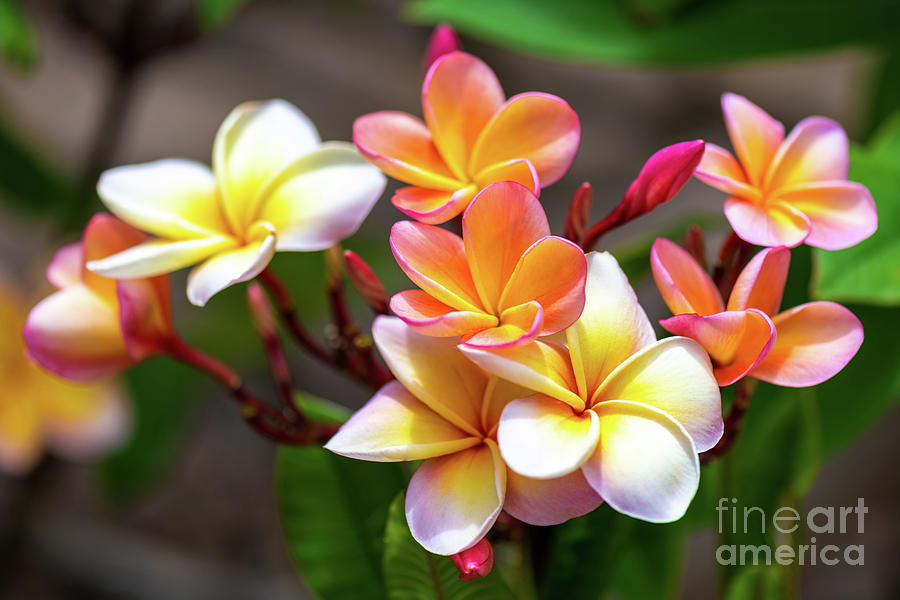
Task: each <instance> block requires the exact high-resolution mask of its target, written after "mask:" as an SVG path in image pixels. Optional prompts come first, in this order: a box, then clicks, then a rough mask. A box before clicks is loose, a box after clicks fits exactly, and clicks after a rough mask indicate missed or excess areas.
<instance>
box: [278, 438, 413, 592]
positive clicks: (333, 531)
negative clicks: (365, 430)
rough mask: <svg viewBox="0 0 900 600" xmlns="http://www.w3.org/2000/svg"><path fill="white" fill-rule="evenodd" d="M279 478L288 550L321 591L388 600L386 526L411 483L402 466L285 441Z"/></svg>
mask: <svg viewBox="0 0 900 600" xmlns="http://www.w3.org/2000/svg"><path fill="white" fill-rule="evenodd" d="M275 482H276V494H277V498H278V509H279V512H280V514H281V523H282V526H283V528H284V533H285V537H286V540H287V545H288V549H289V551H290V553H291V557H292V558H293V559H294V563H295V564H296V565H297V568H298V569H299V570H300V572H301V574H302V575H303V579H304V580H305V581H306V583H307V584H308V585H309V586H310V588H312V590H313V591H314V592H315V593H316V595H317V596H318V597H320V598H322V599H323V600H343V599H347V600H354V599H357V598H366V599H371V600H383V599H385V598H386V596H385V591H384V590H385V585H384V579H383V577H382V570H381V565H382V552H383V547H384V544H383V534H384V526H385V519H386V517H387V514H388V507H389V506H390V503H391V501H392V500H393V498H394V497H395V496H396V495H397V492H399V491H400V490H401V489H402V488H403V487H405V485H406V477H405V475H404V471H403V469H402V467H401V466H400V465H398V464H396V463H371V462H365V461H359V460H352V459H349V458H344V457H342V456H338V455H336V454H333V453H331V452H329V451H327V450H324V449H323V448H320V447H318V446H305V447H282V448H279V450H278V462H277V467H276V473H275Z"/></svg>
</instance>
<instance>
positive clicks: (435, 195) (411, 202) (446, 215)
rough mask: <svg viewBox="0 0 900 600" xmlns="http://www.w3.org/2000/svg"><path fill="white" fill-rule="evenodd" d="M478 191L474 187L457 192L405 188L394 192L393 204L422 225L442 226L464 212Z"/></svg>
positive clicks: (469, 186)
mask: <svg viewBox="0 0 900 600" xmlns="http://www.w3.org/2000/svg"><path fill="white" fill-rule="evenodd" d="M477 191H478V188H477V187H475V186H474V185H468V186H466V187H464V188H460V189H458V190H456V191H455V192H445V191H443V190H430V189H427V188H420V187H404V188H400V189H398V190H397V191H396V192H394V196H393V198H391V202H393V204H394V206H395V207H397V210H399V211H400V212H402V213H404V214H407V215H409V216H410V217H412V218H413V219H415V220H417V221H419V222H421V223H428V224H429V225H440V224H441V223H444V222H446V221H449V220H450V219H452V218H453V217H455V216H457V215H458V214H459V213H461V212H462V211H464V210H465V209H466V207H467V206H469V203H470V202H471V201H472V198H474V197H475V193H476V192H477Z"/></svg>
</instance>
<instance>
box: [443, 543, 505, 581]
mask: <svg viewBox="0 0 900 600" xmlns="http://www.w3.org/2000/svg"><path fill="white" fill-rule="evenodd" d="M450 560H452V561H453V564H454V565H455V566H456V568H457V569H459V578H460V579H461V580H462V581H473V580H475V579H478V578H479V577H486V576H487V574H488V573H490V572H491V569H492V568H493V567H494V549H493V548H492V547H491V543H490V542H489V541H487V538H481V541H479V542H478V543H477V544H475V545H474V546H472V547H470V548H466V549H465V550H463V551H462V552H458V553H457V554H454V555H453V556H451V557H450Z"/></svg>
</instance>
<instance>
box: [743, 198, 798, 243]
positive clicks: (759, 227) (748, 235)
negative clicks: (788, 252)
mask: <svg viewBox="0 0 900 600" xmlns="http://www.w3.org/2000/svg"><path fill="white" fill-rule="evenodd" d="M725 217H726V218H727V219H728V223H729V224H730V225H731V228H732V229H734V232H735V233H736V234H738V236H739V237H740V238H741V239H742V240H744V241H745V242H749V243H751V244H756V245H757V246H787V247H788V248H793V247H794V246H798V245H800V244H802V243H803V241H804V240H805V239H806V238H807V236H809V231H810V226H809V219H807V218H806V216H805V215H804V214H803V213H801V212H798V211H797V210H795V209H793V208H791V207H790V206H788V205H787V204H784V203H783V202H782V203H772V204H769V205H768V206H765V207H763V206H759V205H757V204H753V203H752V202H745V201H744V200H741V199H740V198H737V197H735V196H731V197H730V198H728V199H726V200H725Z"/></svg>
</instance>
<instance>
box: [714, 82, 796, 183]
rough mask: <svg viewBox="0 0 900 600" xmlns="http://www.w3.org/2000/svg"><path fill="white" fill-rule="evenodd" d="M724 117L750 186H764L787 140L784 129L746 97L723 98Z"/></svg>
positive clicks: (730, 95) (725, 96) (733, 95)
mask: <svg viewBox="0 0 900 600" xmlns="http://www.w3.org/2000/svg"><path fill="white" fill-rule="evenodd" d="M722 113H723V114H724V115H725V126H726V127H727V128H728V136H729V137H730V138H731V143H732V145H733V146H734V150H735V152H736V153H737V155H738V159H740V161H741V165H743V167H744V172H745V173H746V174H747V178H748V179H749V182H750V183H751V184H752V185H754V186H757V187H758V186H760V185H761V184H762V181H763V178H764V177H765V174H766V170H767V169H768V168H769V165H770V164H771V163H772V157H774V156H775V152H777V151H778V147H779V146H780V145H781V142H782V140H784V125H782V124H781V123H779V122H778V121H776V120H775V119H773V118H772V117H770V116H769V114H768V113H767V112H766V111H764V110H763V109H761V108H760V107H758V106H756V105H755V104H753V103H752V102H750V101H749V100H747V99H746V98H744V97H743V96H738V95H737V94H730V93H726V94H722Z"/></svg>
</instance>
